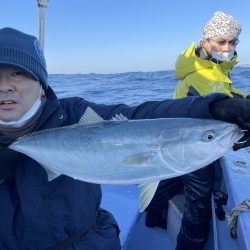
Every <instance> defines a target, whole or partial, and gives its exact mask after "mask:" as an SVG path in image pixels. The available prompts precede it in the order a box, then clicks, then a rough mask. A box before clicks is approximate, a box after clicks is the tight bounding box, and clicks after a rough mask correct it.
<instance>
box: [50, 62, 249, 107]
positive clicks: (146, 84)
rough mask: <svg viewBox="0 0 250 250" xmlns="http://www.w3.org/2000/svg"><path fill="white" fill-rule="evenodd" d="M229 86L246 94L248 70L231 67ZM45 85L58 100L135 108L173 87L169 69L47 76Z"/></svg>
mask: <svg viewBox="0 0 250 250" xmlns="http://www.w3.org/2000/svg"><path fill="white" fill-rule="evenodd" d="M231 78H232V81H233V86H234V87H235V88H238V89H240V90H242V91H245V92H247V93H249V94H250V67H235V68H234V69H233V70H232V72H231ZM49 82H50V85H51V86H52V88H53V89H54V90H55V92H56V93H57V95H58V96H59V97H69V96H80V97H83V98H84V99H86V100H88V101H93V102H96V103H105V104H112V103H126V104H128V105H136V104H138V103H141V102H143V101H148V100H164V99H168V98H172V95H173V91H174V89H175V86H176V84H177V80H176V79H175V74H174V71H173V70H166V71H157V72H128V73H116V74H93V73H91V74H51V75H49Z"/></svg>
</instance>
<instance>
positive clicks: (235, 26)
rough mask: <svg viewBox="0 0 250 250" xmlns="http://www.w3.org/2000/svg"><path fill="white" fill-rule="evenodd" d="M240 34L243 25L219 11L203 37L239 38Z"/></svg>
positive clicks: (208, 24)
mask: <svg viewBox="0 0 250 250" xmlns="http://www.w3.org/2000/svg"><path fill="white" fill-rule="evenodd" d="M240 32H241V25H240V23H239V22H238V21H237V20H236V19H235V18H234V17H233V16H231V15H229V14H227V13H224V12H222V11H217V12H215V13H214V15H213V17H212V18H211V19H210V20H209V21H208V23H207V24H206V25H205V27H204V28H203V37H204V38H212V37H215V36H232V37H235V38H238V36H239V35H240Z"/></svg>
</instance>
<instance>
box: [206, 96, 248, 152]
mask: <svg viewBox="0 0 250 250" xmlns="http://www.w3.org/2000/svg"><path fill="white" fill-rule="evenodd" d="M210 113H211V115H212V116H213V118H214V119H217V120H222V121H225V122H231V123H236V124H237V125H238V126H239V127H240V128H241V129H243V130H246V132H245V136H244V137H243V138H242V139H241V140H240V141H239V142H238V144H236V145H235V146H234V147H233V149H234V150H239V149H240V148H244V147H248V146H250V100H249V99H241V98H226V99H222V100H219V101H215V102H212V103H211V104H210Z"/></svg>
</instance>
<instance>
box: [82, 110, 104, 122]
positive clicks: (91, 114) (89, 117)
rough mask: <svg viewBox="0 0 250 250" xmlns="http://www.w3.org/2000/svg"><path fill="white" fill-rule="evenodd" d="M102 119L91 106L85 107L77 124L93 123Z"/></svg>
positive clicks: (102, 120)
mask: <svg viewBox="0 0 250 250" xmlns="http://www.w3.org/2000/svg"><path fill="white" fill-rule="evenodd" d="M104 121H105V120H104V119H102V117H101V116H99V115H98V114H97V113H96V112H95V111H94V110H93V109H92V108H90V107H87V108H86V110H85V112H84V114H83V116H82V117H81V118H80V120H79V122H78V124H90V123H91V124H95V123H101V122H104Z"/></svg>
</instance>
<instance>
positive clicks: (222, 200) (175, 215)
mask: <svg viewBox="0 0 250 250" xmlns="http://www.w3.org/2000/svg"><path fill="white" fill-rule="evenodd" d="M219 165H220V166H218V168H220V169H221V173H222V174H221V177H220V179H219V180H218V186H217V189H216V190H215V191H214V192H213V197H212V221H211V227H210V234H209V238H208V240H207V243H206V246H205V250H228V249H230V250H249V249H250V213H249V212H250V198H249V194H250V185H249V183H250V150H249V149H241V150H239V151H237V152H234V151H230V152H229V153H227V154H226V155H225V156H223V157H222V158H221V159H220V164H219ZM102 190H103V200H102V207H103V208H105V209H107V210H109V211H110V212H112V214H113V215H114V217H115V218H116V220H117V222H118V224H119V226H120V230H121V232H120V239H121V243H122V247H123V250H138V249H144V250H155V249H157V250H165V249H168V250H174V249H175V245H176V237H177V235H178V232H179V230H180V225H181V220H182V214H183V210H184V203H185V195H184V194H183V193H179V194H177V195H176V196H174V197H173V198H172V199H171V200H169V203H168V209H167V210H168V212H167V213H166V214H165V217H166V219H167V229H166V230H165V229H162V228H157V227H155V228H148V227H146V226H145V217H146V212H143V213H139V208H138V207H139V203H138V200H139V194H138V190H137V186H136V185H128V186H117V185H102Z"/></svg>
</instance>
